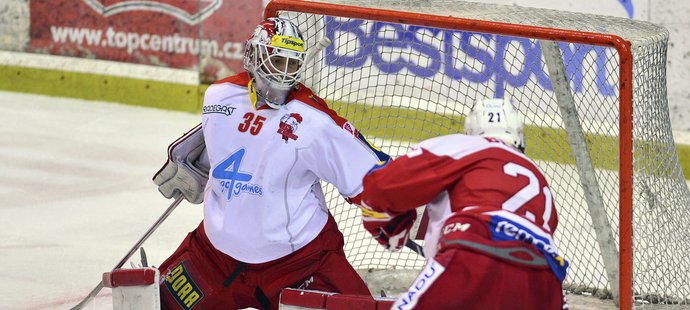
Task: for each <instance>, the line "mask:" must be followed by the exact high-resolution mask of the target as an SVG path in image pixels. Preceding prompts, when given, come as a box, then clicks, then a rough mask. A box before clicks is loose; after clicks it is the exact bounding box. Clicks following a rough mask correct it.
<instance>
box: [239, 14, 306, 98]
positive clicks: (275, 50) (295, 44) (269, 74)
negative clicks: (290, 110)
mask: <svg viewBox="0 0 690 310" xmlns="http://www.w3.org/2000/svg"><path fill="white" fill-rule="evenodd" d="M304 55H305V49H304V39H303V38H302V33H301V32H300V31H299V29H298V28H297V26H296V25H295V24H293V23H292V22H291V21H289V20H287V19H285V18H280V17H270V18H268V19H266V20H265V21H263V22H261V23H260V24H259V25H258V26H257V27H256V29H254V34H253V35H252V37H251V38H249V40H247V42H246V43H245V46H244V68H245V69H246V70H247V72H249V74H250V75H251V76H252V77H253V78H254V82H253V83H254V84H253V86H254V89H255V90H256V95H257V96H258V98H259V100H261V101H263V102H265V103H266V104H268V105H269V106H270V107H272V108H274V109H277V108H279V107H280V106H281V105H283V104H285V100H286V99H287V97H288V95H289V94H290V91H291V90H292V88H293V87H294V86H295V85H296V84H297V81H298V79H299V77H300V74H301V73H302V68H303V66H304Z"/></svg>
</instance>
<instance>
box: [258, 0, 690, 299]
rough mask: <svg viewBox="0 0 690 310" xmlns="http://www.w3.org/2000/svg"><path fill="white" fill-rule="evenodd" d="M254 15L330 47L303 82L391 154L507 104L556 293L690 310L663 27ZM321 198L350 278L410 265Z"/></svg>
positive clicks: (588, 21)
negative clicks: (528, 163) (562, 263)
mask: <svg viewBox="0 0 690 310" xmlns="http://www.w3.org/2000/svg"><path fill="white" fill-rule="evenodd" d="M324 2H328V3H324ZM265 14H266V15H267V16H272V15H283V16H286V17H289V18H291V19H293V20H294V21H296V22H297V23H298V25H299V27H300V29H301V30H302V31H303V33H304V35H305V39H306V42H307V46H313V45H315V44H316V42H318V40H319V39H320V38H321V37H324V36H325V37H328V38H329V39H330V40H331V41H332V44H331V45H330V46H328V47H326V48H325V49H324V50H323V51H322V52H321V53H319V54H318V55H316V57H315V60H314V61H313V62H312V63H310V64H308V67H307V71H306V74H305V75H304V76H303V79H304V81H305V84H306V85H308V86H310V87H311V88H312V89H313V90H314V91H315V92H316V93H317V94H318V95H319V96H321V97H323V98H324V99H326V100H327V101H328V102H329V103H330V104H331V106H332V108H333V109H335V110H336V111H338V113H340V114H341V115H343V116H345V117H346V118H347V119H348V120H350V122H351V123H352V124H353V125H354V126H355V127H356V128H358V129H359V130H360V131H361V132H362V133H363V134H364V135H365V136H366V137H367V138H368V139H370V140H371V141H372V142H373V143H374V144H375V145H377V146H379V147H381V149H382V150H383V151H384V152H387V153H388V154H390V155H391V156H393V157H397V156H398V155H401V154H404V153H406V151H407V149H408V148H409V147H410V146H411V145H413V144H414V143H416V142H418V141H420V140H423V139H427V138H431V137H434V136H438V135H443V134H449V133H456V132H462V130H463V129H462V124H463V121H464V115H466V114H467V113H468V111H469V109H470V108H471V107H472V104H473V103H474V102H475V101H476V100H478V99H482V98H495V97H498V98H500V97H505V98H510V99H512V101H513V102H514V103H515V104H516V106H517V108H518V110H519V112H520V113H521V114H522V116H523V118H524V119H525V123H526V128H525V136H526V140H527V154H528V155H529V156H530V157H531V158H533V159H535V161H536V162H537V163H538V165H539V167H540V168H541V169H542V171H544V173H545V174H546V176H547V178H548V179H549V181H550V185H551V187H552V190H553V194H554V196H555V201H556V206H557V210H558V215H559V226H558V229H557V231H556V234H555V239H556V242H557V245H558V247H559V251H560V252H561V253H562V254H563V256H564V257H566V258H567V259H568V260H569V261H570V262H571V265H570V269H569V272H568V275H567V278H566V284H565V288H566V289H567V290H570V291H573V292H582V291H585V292H589V293H596V294H604V295H608V296H610V298H613V299H614V300H618V296H619V294H620V296H621V298H620V305H621V308H623V309H625V308H630V307H632V306H636V307H640V306H644V307H654V306H656V305H658V304H672V305H676V306H678V307H681V305H687V304H690V301H689V299H690V258H688V255H686V252H687V249H688V248H690V239H688V237H687V236H688V233H687V231H688V228H689V227H688V226H689V225H690V193H689V191H688V187H687V185H686V182H685V179H684V176H683V173H682V171H681V168H680V164H679V161H678V156H677V153H676V149H675V145H674V142H673V136H672V133H671V124H670V118H669V112H668V106H667V96H666V49H667V44H668V32H667V30H666V29H664V28H663V27H660V26H656V25H654V24H651V23H647V22H641V21H634V20H629V19H623V18H614V17H606V16H597V15H586V14H579V13H568V12H561V11H554V10H545V9H534V8H524V7H519V6H500V5H489V4H479V3H467V2H459V1H448V0H445V1H444V0H424V1H421V0H418V1H374V0H365V1H358V0H337V1H325V0H324V1H323V2H312V1H295V0H277V1H273V2H271V3H270V4H269V5H268V7H267V9H266V11H265ZM325 188H326V198H327V200H328V201H329V202H330V208H331V210H332V212H333V213H334V215H335V217H336V219H337V220H338V223H339V227H340V228H341V230H342V231H343V232H344V234H345V238H346V252H347V255H348V258H349V259H350V261H351V262H352V264H353V265H354V266H355V267H356V268H359V269H396V270H405V269H409V270H418V269H420V268H421V267H422V266H423V264H424V260H423V258H421V257H419V256H418V255H417V254H415V253H413V252H411V251H409V250H407V249H404V250H403V251H402V252H400V253H395V254H392V253H389V252H386V251H385V250H383V249H382V248H381V247H380V246H379V245H378V244H377V243H376V242H375V241H374V240H373V239H372V238H371V237H369V235H368V234H367V233H366V232H365V231H364V230H363V228H362V225H361V218H360V215H359V210H358V209H357V208H354V207H352V206H351V205H348V204H347V203H346V202H344V201H343V200H342V199H341V198H340V196H339V194H338V193H337V191H336V190H334V189H333V188H332V187H330V186H325ZM422 210H423V209H421V208H420V211H419V212H422ZM420 215H421V213H420ZM420 218H423V216H420ZM422 235H423V234H422ZM419 242H421V241H419Z"/></svg>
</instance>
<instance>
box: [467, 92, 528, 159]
mask: <svg viewBox="0 0 690 310" xmlns="http://www.w3.org/2000/svg"><path fill="white" fill-rule="evenodd" d="M465 134H467V135H472V136H484V137H491V138H496V139H500V140H502V141H503V142H505V143H507V144H509V145H512V146H514V147H516V148H517V149H518V150H520V151H521V152H523V153H524V152H525V135H524V133H523V130H522V120H520V116H519V115H518V112H517V111H516V110H515V108H514V107H513V104H512V103H511V102H510V100H508V99H484V100H479V101H477V102H476V103H475V104H474V106H473V107H472V110H471V111H470V113H469V114H467V117H466V118H465Z"/></svg>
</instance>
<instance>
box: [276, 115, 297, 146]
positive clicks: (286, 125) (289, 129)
mask: <svg viewBox="0 0 690 310" xmlns="http://www.w3.org/2000/svg"><path fill="white" fill-rule="evenodd" d="M302 120H303V119H302V116H301V115H299V114H298V113H290V114H285V115H283V117H281V118H280V125H278V133H279V134H280V136H281V138H283V140H285V143H288V140H290V139H292V140H297V138H299V136H297V135H296V134H295V132H296V131H297V127H298V126H299V124H300V123H302Z"/></svg>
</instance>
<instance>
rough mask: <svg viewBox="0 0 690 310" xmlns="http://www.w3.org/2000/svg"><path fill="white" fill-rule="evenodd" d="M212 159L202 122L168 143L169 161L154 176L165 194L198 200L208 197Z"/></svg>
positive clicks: (188, 199)
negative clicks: (208, 152) (209, 154)
mask: <svg viewBox="0 0 690 310" xmlns="http://www.w3.org/2000/svg"><path fill="white" fill-rule="evenodd" d="M209 167H210V163H209V160H208V154H207V153H206V144H205V143H204V133H203V131H202V130H201V124H199V125H197V126H196V127H194V128H193V129H192V130H190V131H189V132H187V133H186V134H184V135H183V136H182V137H180V138H179V139H177V140H175V141H174V142H173V143H171V144H170V146H168V161H167V162H166V163H165V164H164V165H163V167H162V168H161V169H160V170H158V172H157V173H156V175H154V176H153V183H155V184H156V185H158V191H160V192H161V194H163V196H165V198H176V197H178V196H179V195H183V196H184V198H185V199H186V200H187V201H189V202H191V203H194V204H198V203H201V202H203V201H204V188H205V187H206V182H207V181H208V171H209Z"/></svg>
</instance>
